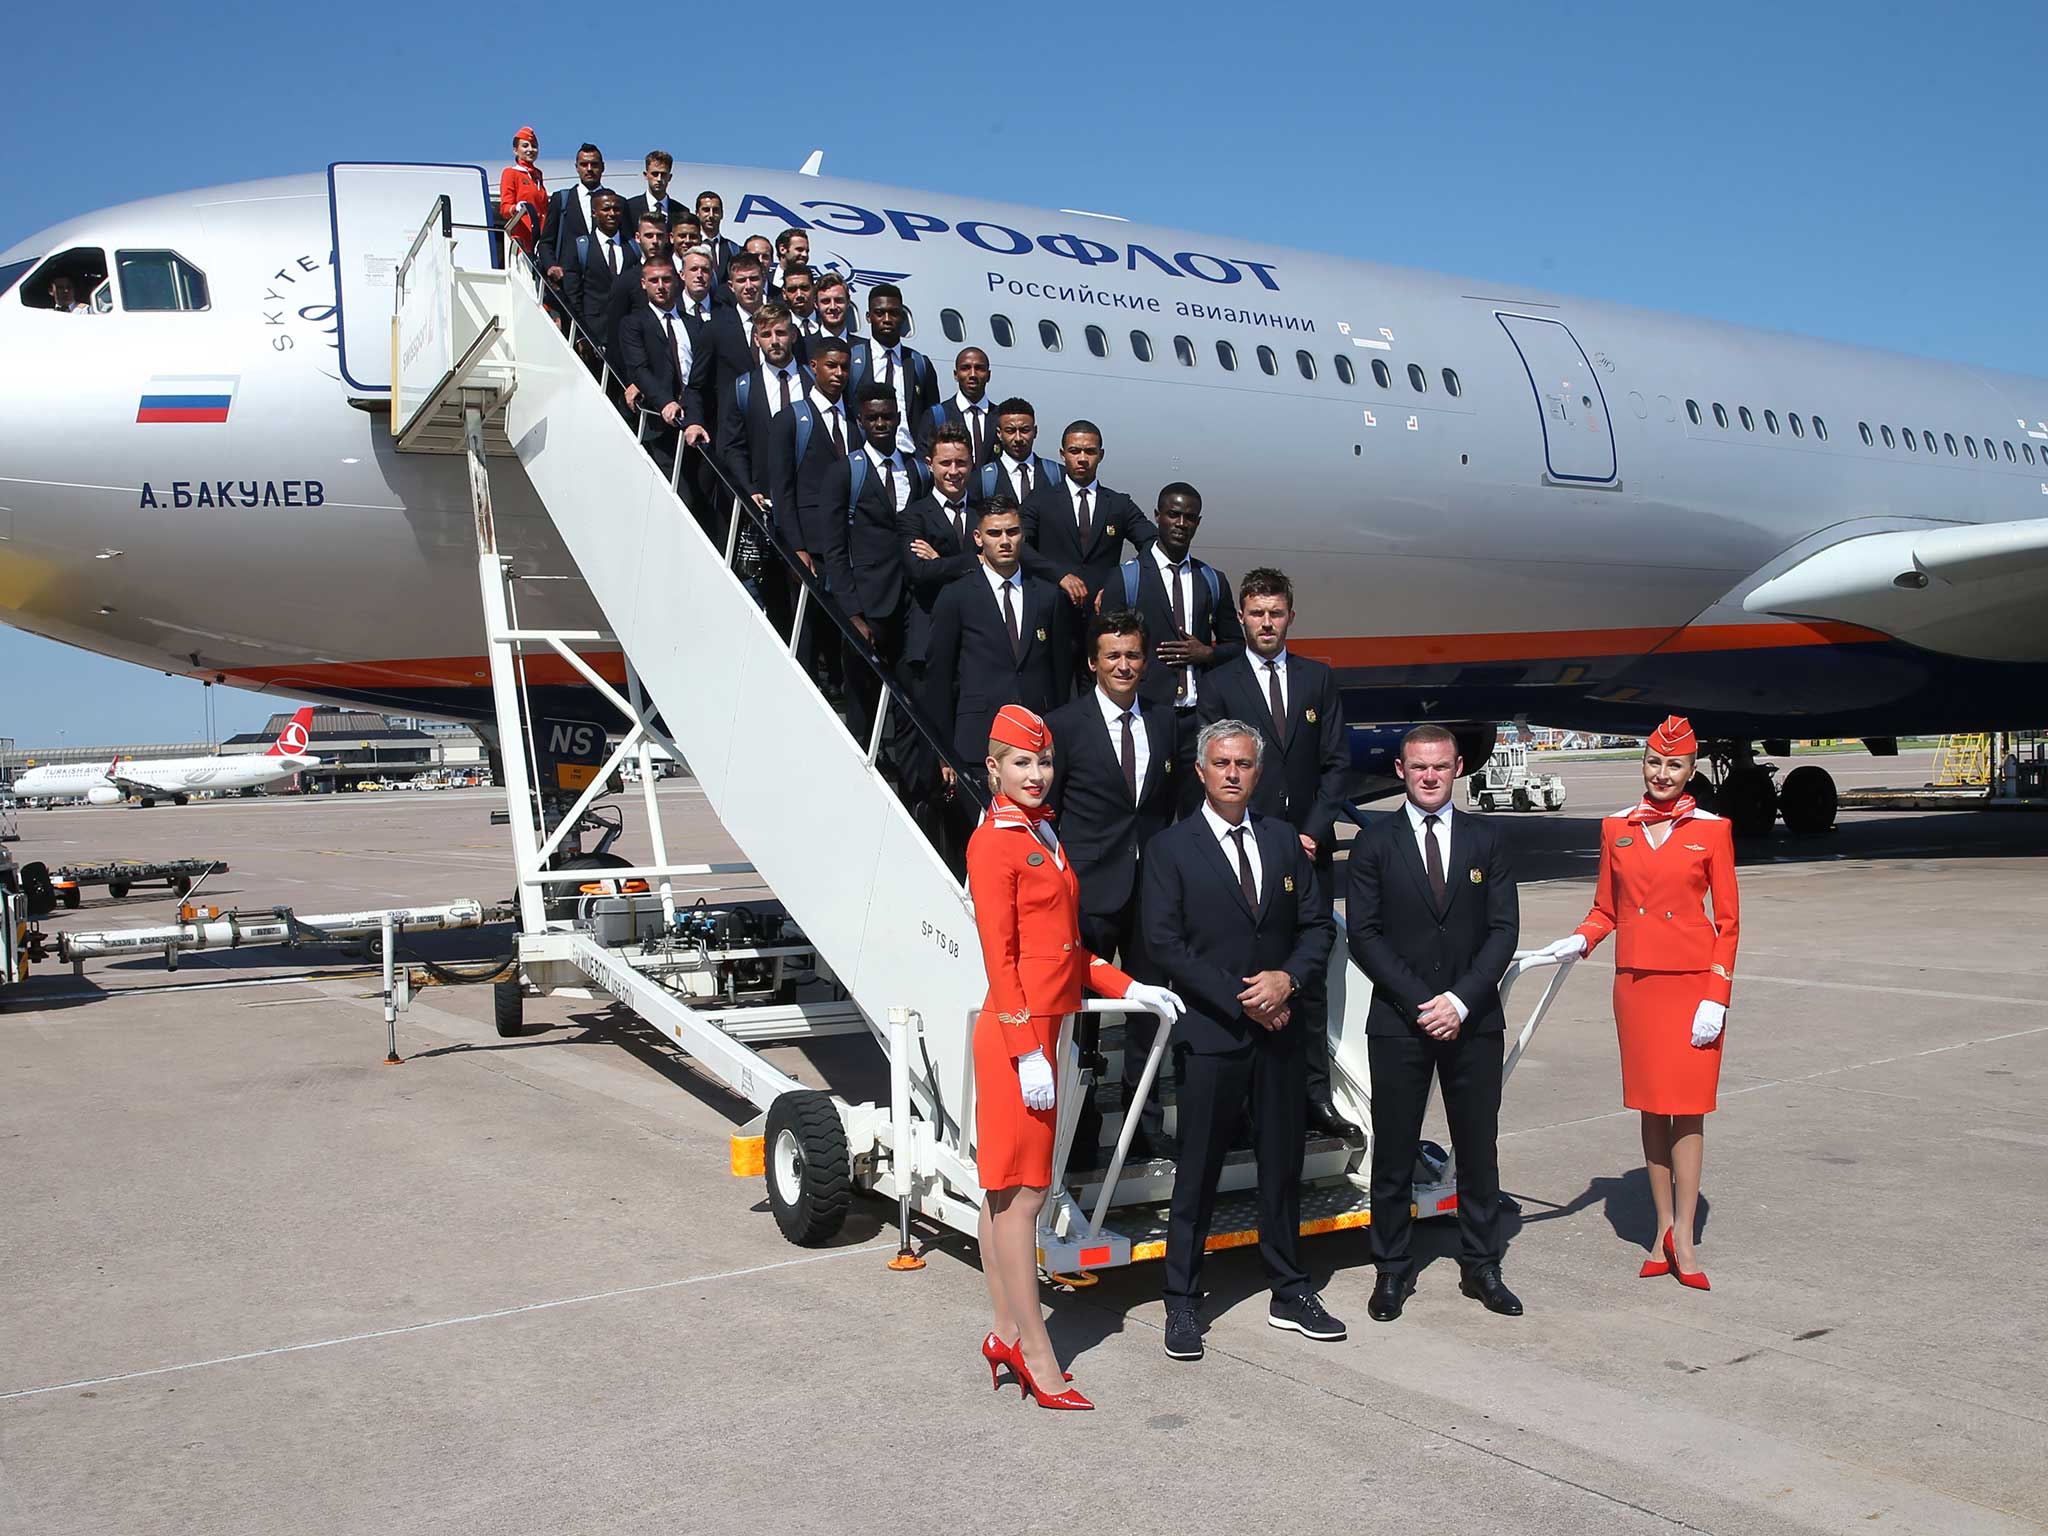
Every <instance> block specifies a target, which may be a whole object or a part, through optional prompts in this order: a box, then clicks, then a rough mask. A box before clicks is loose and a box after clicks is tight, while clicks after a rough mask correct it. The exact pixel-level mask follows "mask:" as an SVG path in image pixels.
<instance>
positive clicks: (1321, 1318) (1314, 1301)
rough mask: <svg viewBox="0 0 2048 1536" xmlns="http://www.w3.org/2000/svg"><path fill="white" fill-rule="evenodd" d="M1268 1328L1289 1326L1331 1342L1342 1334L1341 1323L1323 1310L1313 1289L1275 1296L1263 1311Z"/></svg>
mask: <svg viewBox="0 0 2048 1536" xmlns="http://www.w3.org/2000/svg"><path fill="white" fill-rule="evenodd" d="M1266 1326H1267V1327H1269V1328H1291V1329H1293V1330H1294V1332H1296V1333H1298V1334H1301V1335H1303V1336H1304V1337H1307V1338H1311V1339H1315V1340H1316V1341H1318V1342H1319V1343H1324V1344H1334V1343H1336V1342H1337V1340H1339V1339H1341V1338H1344V1337H1345V1333H1344V1325H1343V1324H1342V1323H1340V1322H1338V1321H1337V1319H1336V1318H1334V1317H1332V1316H1330V1314H1329V1313H1328V1312H1326V1311H1324V1310H1323V1298H1322V1297H1320V1296H1318V1295H1317V1294H1316V1293H1315V1292H1314V1291H1303V1292H1302V1293H1301V1294H1300V1295H1299V1296H1275V1297H1274V1298H1273V1305H1272V1306H1271V1307H1270V1308H1269V1309H1268V1310H1267V1312H1266Z"/></svg>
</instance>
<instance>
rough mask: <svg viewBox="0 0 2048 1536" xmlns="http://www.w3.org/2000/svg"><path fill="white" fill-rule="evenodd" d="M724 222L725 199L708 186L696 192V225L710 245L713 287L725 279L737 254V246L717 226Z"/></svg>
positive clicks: (738, 250)
mask: <svg viewBox="0 0 2048 1536" xmlns="http://www.w3.org/2000/svg"><path fill="white" fill-rule="evenodd" d="M724 223H725V199H724V198H722V197H720V196H719V195H718V194H717V193H716V192H713V191H711V190H710V189H709V188H707V189H705V190H704V191H702V192H699V193H698V194H697V226H698V229H699V230H700V231H701V232H702V234H703V236H704V244H706V245H708V246H710V247H711V278H712V286H713V287H714V288H715V287H716V286H717V285H718V284H719V283H722V282H724V281H725V280H726V275H727V273H728V272H729V271H730V269H731V267H732V259H733V257H735V256H737V255H739V253H740V248H739V246H738V245H737V244H736V243H734V242H733V241H731V240H728V239H727V238H726V237H725V236H724V235H721V234H720V233H719V232H718V231H719V226H721V225H722V224H724Z"/></svg>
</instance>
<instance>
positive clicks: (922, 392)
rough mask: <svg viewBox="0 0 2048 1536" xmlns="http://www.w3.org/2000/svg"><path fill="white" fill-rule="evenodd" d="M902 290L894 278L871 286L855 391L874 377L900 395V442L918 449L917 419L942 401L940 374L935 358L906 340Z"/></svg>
mask: <svg viewBox="0 0 2048 1536" xmlns="http://www.w3.org/2000/svg"><path fill="white" fill-rule="evenodd" d="M905 319H906V316H905V314H904V309H903V290H902V289H901V288H898V287H897V286H896V285H895V284H894V283H876V284H875V285H874V286H873V287H872V288H870V289H868V334H867V335H866V336H865V337H863V338H861V339H860V340H859V341H856V342H855V343H854V344H853V373H852V375H851V377H852V380H853V392H854V394H856V395H858V394H859V393H860V389H861V386H862V385H863V384H865V383H867V381H868V380H869V379H874V380H876V381H878V382H880V383H883V384H886V385H888V386H889V388H890V390H891V392H893V393H894V394H895V396H896V446H897V448H899V449H900V450H902V451H903V452H904V453H916V452H917V451H918V444H917V433H916V432H915V431H914V430H913V428H912V425H911V424H912V423H913V422H916V421H920V420H922V419H923V418H924V417H925V416H926V415H928V414H930V412H931V408H932V407H933V406H935V405H937V404H938V403H939V375H938V370H937V369H935V368H933V367H932V360H931V359H930V358H928V357H926V356H925V355H924V354H923V353H922V352H920V351H918V350H917V348H915V347H913V346H910V345H909V344H907V343H906V342H905V341H904V340H903V325H904V321H905Z"/></svg>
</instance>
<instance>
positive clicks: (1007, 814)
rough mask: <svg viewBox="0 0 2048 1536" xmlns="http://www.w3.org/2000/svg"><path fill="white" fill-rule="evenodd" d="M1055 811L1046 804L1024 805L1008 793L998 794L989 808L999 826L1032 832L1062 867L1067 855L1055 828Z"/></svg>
mask: <svg viewBox="0 0 2048 1536" xmlns="http://www.w3.org/2000/svg"><path fill="white" fill-rule="evenodd" d="M1053 814H1054V813H1053V811H1052V809H1051V808H1050V807H1049V806H1044V805H1023V804H1021V803H1019V802H1018V801H1015V800H1012V799H1011V798H1010V797H1009V796H1008V795H997V796H996V797H995V799H994V800H993V801H992V802H991V803H990V805H989V808H988V819H989V820H990V821H992V822H994V823H995V824H996V825H997V826H999V827H1005V828H1010V829H1013V830H1022V831H1025V832H1029V833H1031V834H1032V835H1033V836H1034V837H1036V838H1037V839H1038V840H1039V841H1040V842H1041V843H1043V844H1045V846H1046V847H1047V848H1048V849H1050V850H1051V851H1052V855H1053V857H1054V859H1056V860H1057V861H1058V863H1059V865H1060V867H1061V868H1062V869H1064V868H1065V867H1066V862H1067V861H1066V855H1065V854H1064V853H1062V852H1061V850H1060V836H1059V833H1058V832H1056V831H1055V830H1053V824H1052V823H1053Z"/></svg>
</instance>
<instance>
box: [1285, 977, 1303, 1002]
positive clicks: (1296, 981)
mask: <svg viewBox="0 0 2048 1536" xmlns="http://www.w3.org/2000/svg"><path fill="white" fill-rule="evenodd" d="M1300 994H1301V978H1300V977H1299V976H1296V975H1294V974H1293V973H1292V972H1289V973H1288V977H1287V997H1288V1001H1290V1002H1292V1001H1293V1000H1294V999H1295V998H1296V997H1298V996H1299V995H1300Z"/></svg>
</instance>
